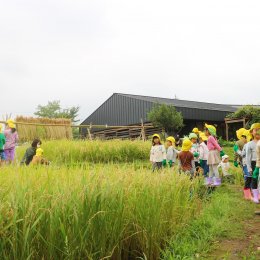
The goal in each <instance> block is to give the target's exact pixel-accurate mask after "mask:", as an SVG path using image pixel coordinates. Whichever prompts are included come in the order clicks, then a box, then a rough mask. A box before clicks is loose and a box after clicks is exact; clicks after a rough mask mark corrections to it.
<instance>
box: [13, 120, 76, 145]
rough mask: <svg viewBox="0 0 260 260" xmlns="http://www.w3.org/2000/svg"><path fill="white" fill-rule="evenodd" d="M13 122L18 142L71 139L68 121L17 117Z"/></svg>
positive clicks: (70, 128) (69, 122)
mask: <svg viewBox="0 0 260 260" xmlns="http://www.w3.org/2000/svg"><path fill="white" fill-rule="evenodd" d="M15 121H16V128H17V131H18V134H19V139H20V141H31V140H33V139H34V138H40V139H43V140H54V139H71V138H72V127H71V120H70V119H65V118H60V119H50V118H34V117H23V116H17V117H16V119H15Z"/></svg>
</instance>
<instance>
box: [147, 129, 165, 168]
mask: <svg viewBox="0 0 260 260" xmlns="http://www.w3.org/2000/svg"><path fill="white" fill-rule="evenodd" d="M152 144H153V145H152V148H151V151H150V161H151V163H152V165H153V166H152V169H153V172H154V171H155V170H160V169H162V167H163V166H166V164H167V163H166V150H165V147H164V145H162V144H161V138H160V136H159V135H158V134H154V135H153V139H152Z"/></svg>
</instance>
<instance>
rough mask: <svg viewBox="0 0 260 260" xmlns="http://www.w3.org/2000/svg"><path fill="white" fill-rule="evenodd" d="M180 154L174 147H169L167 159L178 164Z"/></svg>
mask: <svg viewBox="0 0 260 260" xmlns="http://www.w3.org/2000/svg"><path fill="white" fill-rule="evenodd" d="M178 153H179V151H178V150H176V149H175V148H174V147H173V146H170V147H168V149H167V154H166V159H167V161H172V162H173V163H175V162H176V158H177V154H178Z"/></svg>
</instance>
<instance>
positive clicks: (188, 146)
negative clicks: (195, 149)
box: [181, 138, 192, 152]
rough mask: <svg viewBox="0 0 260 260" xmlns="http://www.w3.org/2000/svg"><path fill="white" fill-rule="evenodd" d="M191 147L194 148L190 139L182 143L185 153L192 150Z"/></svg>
mask: <svg viewBox="0 0 260 260" xmlns="http://www.w3.org/2000/svg"><path fill="white" fill-rule="evenodd" d="M191 147H192V142H191V140H190V139H187V138H186V139H184V140H183V143H182V148H181V150H182V151H183V152H188V151H189V150H190V149H191Z"/></svg>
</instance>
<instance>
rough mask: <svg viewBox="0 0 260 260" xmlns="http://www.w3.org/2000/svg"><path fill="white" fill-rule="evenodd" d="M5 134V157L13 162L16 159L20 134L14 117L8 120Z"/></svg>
mask: <svg viewBox="0 0 260 260" xmlns="http://www.w3.org/2000/svg"><path fill="white" fill-rule="evenodd" d="M4 135H5V139H6V142H5V148H4V152H5V157H6V161H7V162H9V163H11V162H13V161H14V157H15V146H16V144H17V142H18V134H17V131H16V128H15V124H14V121H13V120H12V119H8V120H7V121H6V128H5V131H4Z"/></svg>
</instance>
